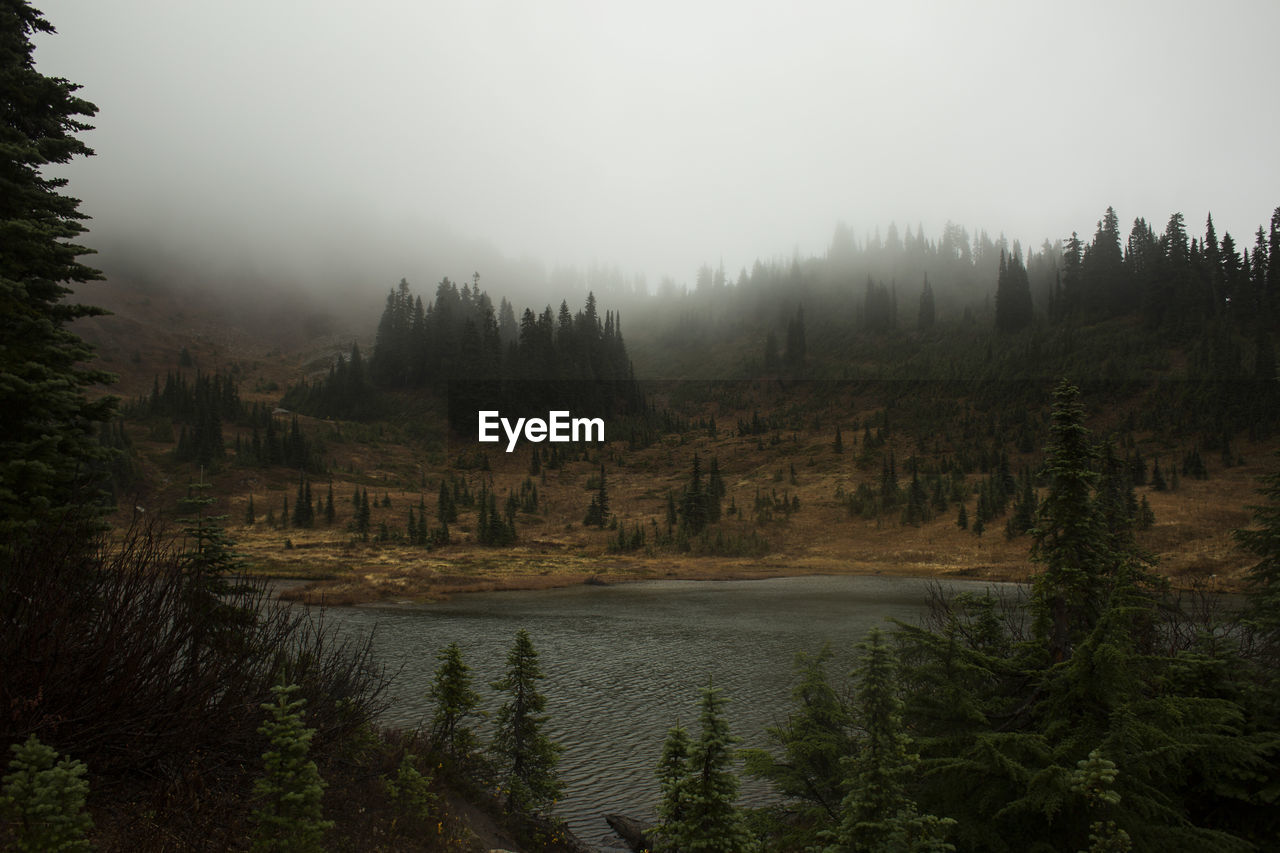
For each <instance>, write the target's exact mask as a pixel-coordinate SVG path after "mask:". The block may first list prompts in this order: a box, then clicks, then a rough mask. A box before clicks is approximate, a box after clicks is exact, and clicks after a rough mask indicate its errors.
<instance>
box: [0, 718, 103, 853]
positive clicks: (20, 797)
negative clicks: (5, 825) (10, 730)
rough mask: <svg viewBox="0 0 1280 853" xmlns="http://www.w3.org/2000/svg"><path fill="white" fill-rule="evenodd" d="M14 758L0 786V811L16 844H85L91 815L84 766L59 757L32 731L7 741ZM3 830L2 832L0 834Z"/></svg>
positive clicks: (61, 847) (34, 849) (41, 847)
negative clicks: (18, 740)
mask: <svg viewBox="0 0 1280 853" xmlns="http://www.w3.org/2000/svg"><path fill="white" fill-rule="evenodd" d="M9 750H10V752H12V753H13V759H12V760H11V761H10V762H9V772H8V773H7V774H6V775H5V777H4V780H3V782H4V787H3V789H0V815H2V816H4V817H5V818H6V819H7V820H9V821H11V822H12V824H13V827H14V831H13V834H12V837H11V840H12V842H13V844H14V849H16V850H22V851H30V853H45V851H73V850H88V849H89V842H88V840H86V839H85V837H84V836H85V833H87V832H88V831H89V830H90V829H92V828H93V819H92V818H90V817H89V815H88V813H87V812H86V811H85V797H86V796H87V795H88V793H89V782H88V780H86V779H85V778H84V777H85V773H86V770H85V766H84V764H83V763H81V762H79V761H73V760H71V759H70V758H67V757H63V758H62V759H61V760H59V759H58V753H57V751H56V750H54V749H53V747H50V746H46V745H45V744H43V743H41V742H40V740H39V739H38V738H37V737H36V736H35V735H31V736H30V737H28V738H27V740H26V743H22V744H17V743H15V744H11V745H10V746H9ZM2 838H3V835H0V839H2Z"/></svg>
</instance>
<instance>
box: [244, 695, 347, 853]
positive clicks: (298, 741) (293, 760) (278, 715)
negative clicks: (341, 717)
mask: <svg viewBox="0 0 1280 853" xmlns="http://www.w3.org/2000/svg"><path fill="white" fill-rule="evenodd" d="M298 689H299V688H298V685H296V684H287V685H286V684H278V685H276V686H275V687H272V688H271V692H272V694H274V696H275V701H274V702H269V703H264V704H263V705H262V709H263V710H264V711H267V712H269V713H270V715H271V716H270V717H269V718H268V719H267V720H266V721H264V722H263V724H262V726H261V727H260V728H259V729H258V732H259V733H260V734H262V735H263V736H264V737H266V738H267V739H268V740H269V741H270V743H271V745H270V747H269V748H268V749H267V751H266V752H264V753H263V754H262V761H263V765H264V771H265V772H264V774H263V776H262V777H260V778H259V779H258V781H257V782H256V783H255V784H254V786H253V793H254V795H255V796H256V797H258V798H259V799H260V800H261V801H262V805H261V806H259V807H258V808H257V809H255V810H254V813H253V819H254V824H255V827H254V833H253V850H254V851H264V853H266V851H270V853H311V851H315V853H321V851H323V850H324V849H325V847H324V843H323V842H324V834H325V832H327V831H328V830H329V829H330V828H331V827H332V826H333V822H332V821H327V820H325V819H324V811H323V806H322V805H321V802H320V798H321V795H322V794H323V793H324V780H322V779H321V778H320V771H319V770H317V769H316V763H315V762H314V761H312V760H311V759H309V758H308V757H307V753H308V752H309V751H310V749H311V738H312V737H313V736H314V735H315V732H314V731H313V730H312V729H310V728H308V727H307V726H306V724H305V723H303V719H302V717H303V708H304V706H305V705H306V700H304V699H294V698H293V694H294V693H296V692H297V691H298Z"/></svg>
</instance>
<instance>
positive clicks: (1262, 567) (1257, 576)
mask: <svg viewBox="0 0 1280 853" xmlns="http://www.w3.org/2000/svg"><path fill="white" fill-rule="evenodd" d="M1258 493H1259V494H1261V495H1262V496H1263V497H1264V498H1265V499H1266V502H1265V503H1261V504H1255V505H1252V506H1250V507H1249V509H1251V510H1253V522H1254V526H1253V527H1252V528H1249V529H1246V530H1237V531H1236V534H1235V536H1236V541H1237V542H1239V543H1240V544H1241V545H1242V546H1243V547H1244V548H1245V549H1246V550H1247V551H1249V552H1250V553H1251V554H1253V555H1254V556H1256V557H1258V558H1259V559H1258V562H1257V563H1255V564H1254V565H1253V567H1252V568H1250V569H1249V578H1248V579H1249V584H1250V587H1251V592H1252V595H1251V596H1250V600H1251V603H1252V611H1253V617H1254V620H1255V621H1256V622H1257V624H1258V625H1259V626H1260V627H1261V628H1262V629H1263V630H1264V631H1265V632H1266V634H1267V635H1268V636H1269V637H1271V638H1272V639H1274V638H1275V637H1276V636H1277V635H1280V472H1273V473H1271V474H1268V475H1266V476H1265V477H1263V478H1262V487H1261V488H1260V489H1258Z"/></svg>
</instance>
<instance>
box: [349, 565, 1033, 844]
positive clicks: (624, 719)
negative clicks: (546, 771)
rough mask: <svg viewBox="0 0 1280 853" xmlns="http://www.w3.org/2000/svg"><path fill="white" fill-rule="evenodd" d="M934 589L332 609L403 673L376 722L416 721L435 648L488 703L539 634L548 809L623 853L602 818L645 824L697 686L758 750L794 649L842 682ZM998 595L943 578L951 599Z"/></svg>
mask: <svg viewBox="0 0 1280 853" xmlns="http://www.w3.org/2000/svg"><path fill="white" fill-rule="evenodd" d="M929 583H930V581H928V580H926V579H921V578H894V577H884V576H878V575H877V576H856V577H801V578H775V579H770V580H752V581H651V582H642V583H634V584H621V585H615V586H591V585H582V586H574V587H567V588H564V589H553V590H543V591H537V592H494V593H477V594H470V595H462V596H458V597H456V598H454V599H453V600H451V601H446V602H441V603H438V604H429V605H411V606H410V605H379V606H362V607H348V608H331V609H330V610H329V611H328V618H329V619H336V621H338V622H340V623H341V624H342V625H343V626H344V627H347V628H352V629H357V630H363V629H371V630H373V631H374V632H375V634H374V636H375V642H374V645H375V648H376V649H377V653H378V656H379V659H380V660H381V661H382V662H384V663H385V664H387V666H388V667H389V668H390V669H391V671H393V672H394V671H396V670H400V675H399V678H398V679H397V680H396V683H395V685H394V687H393V689H392V706H391V709H390V710H389V711H388V713H387V715H386V718H385V722H387V723H389V724H393V725H399V726H403V727H414V726H418V725H425V724H426V723H427V722H428V721H429V720H430V717H431V714H432V711H433V708H432V707H431V703H430V702H429V700H428V699H427V698H426V692H427V690H428V688H429V686H430V683H431V680H432V677H433V675H434V672H435V668H436V665H437V661H436V657H435V656H436V653H437V652H438V651H439V650H440V649H442V648H443V647H444V646H446V645H448V644H449V643H450V642H457V643H458V645H459V647H460V648H461V649H462V653H463V658H464V660H465V661H466V663H467V664H468V665H469V666H470V667H471V668H472V674H473V676H474V683H475V687H476V689H477V690H478V692H480V694H481V695H482V696H483V697H484V700H485V704H484V707H485V709H486V710H487V711H489V712H490V713H493V712H496V711H497V709H498V706H499V705H500V704H501V702H502V698H501V697H499V696H498V694H497V693H496V692H495V691H493V690H491V689H489V687H488V684H489V682H491V681H494V680H496V679H497V678H499V677H501V674H502V670H503V668H504V666H505V662H506V654H507V650H508V649H509V648H510V646H511V643H512V640H513V639H514V636H515V633H516V631H518V630H519V629H521V628H524V629H525V630H527V631H528V632H529V635H530V636H531V637H532V639H533V643H534V646H535V647H536V648H537V650H538V654H539V660H540V663H541V665H542V668H543V671H544V673H545V674H546V678H545V680H544V681H543V682H542V687H543V693H544V694H545V695H546V697H547V714H548V716H549V721H550V725H549V729H550V734H551V736H552V737H553V738H554V739H555V740H557V741H558V742H559V743H561V744H562V745H563V746H564V747H565V751H564V754H563V756H562V758H561V762H560V765H559V772H560V777H561V779H562V780H563V781H564V782H565V795H564V797H563V799H562V800H561V801H560V803H559V804H558V806H557V808H556V812H557V813H558V814H559V815H561V816H562V817H564V818H565V819H566V820H567V821H568V822H569V825H570V827H571V829H572V830H573V831H574V833H575V834H577V835H578V836H579V837H580V838H581V839H582V840H583V841H585V842H587V843H588V844H591V845H594V846H596V847H597V848H598V849H600V850H615V849H617V850H621V849H625V848H623V847H622V845H621V843H620V842H619V841H618V840H617V838H616V836H614V835H613V833H612V831H611V830H610V829H609V827H608V825H607V824H605V822H604V817H603V816H604V815H605V814H607V813H615V812H617V813H622V814H627V815H631V816H633V817H638V818H642V819H651V818H652V817H653V814H654V807H655V804H656V801H657V796H658V789H657V783H656V779H655V777H654V775H653V769H654V766H655V765H656V764H657V761H658V756H659V754H660V752H661V750H662V743H663V740H664V738H665V737H666V732H667V730H668V729H669V728H670V727H671V726H672V724H673V723H675V722H676V721H677V720H679V721H680V722H681V723H682V724H684V725H685V726H686V727H688V728H689V730H690V736H691V737H693V738H695V739H696V738H697V721H698V691H699V690H700V689H701V688H702V687H705V686H706V685H707V683H708V682H709V681H710V682H712V683H714V684H715V686H717V687H719V688H722V689H723V693H724V695H725V696H727V697H728V698H729V700H730V703H729V705H728V711H727V713H728V718H729V722H730V726H731V728H732V730H733V732H734V734H736V735H737V736H739V737H740V738H741V739H742V743H741V744H739V746H742V747H747V746H767V745H768V742H767V739H766V736H765V734H764V730H765V727H766V726H769V725H772V724H774V723H775V722H778V721H779V720H780V719H781V718H783V717H785V715H786V712H787V707H788V700H789V697H790V691H791V688H792V684H793V680H794V661H795V656H796V653H797V652H809V653H812V652H815V651H817V650H818V649H819V648H820V647H821V646H822V644H823V643H830V644H831V647H832V650H833V651H834V652H835V658H834V660H833V661H832V664H831V666H830V668H829V670H828V672H829V674H830V675H831V676H832V681H833V682H834V683H836V684H841V683H843V682H844V681H845V680H846V678H847V675H848V671H849V669H850V667H851V665H852V661H853V646H854V644H856V643H857V642H858V641H859V640H861V639H862V638H863V636H864V635H865V634H866V632H867V631H868V630H870V629H871V628H872V627H873V626H875V625H884V626H886V627H891V626H890V625H889V624H888V623H887V621H886V620H892V619H898V620H902V621H905V622H910V623H916V622H918V621H919V620H920V619H921V617H922V616H923V615H924V613H925V602H926V597H927V590H928V585H929ZM1009 586H1010V585H1008V584H989V583H985V582H964V581H961V582H954V581H948V582H946V583H945V584H944V588H946V589H948V590H954V591H959V590H973V591H982V590H984V589H987V588H993V587H994V588H1008V587H1009ZM743 782H744V784H743V800H744V801H746V802H751V803H761V802H767V801H768V799H769V796H770V793H769V789H768V787H767V786H766V785H763V784H761V783H759V782H755V781H753V780H747V779H744V780H743Z"/></svg>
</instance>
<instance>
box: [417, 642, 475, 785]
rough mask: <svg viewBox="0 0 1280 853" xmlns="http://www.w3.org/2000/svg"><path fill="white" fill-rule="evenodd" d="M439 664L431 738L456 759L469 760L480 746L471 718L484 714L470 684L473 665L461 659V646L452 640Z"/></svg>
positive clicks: (432, 692) (431, 693)
mask: <svg viewBox="0 0 1280 853" xmlns="http://www.w3.org/2000/svg"><path fill="white" fill-rule="evenodd" d="M436 660H438V661H440V666H439V667H437V669H436V675H435V680H434V681H433V682H432V683H431V690H430V691H429V693H428V695H429V696H430V698H431V700H432V702H434V703H435V706H436V712H435V716H433V717H432V719H431V739H432V742H433V743H435V744H436V745H437V746H438V747H439V748H440V749H442V750H444V751H445V752H446V753H448V754H449V755H450V756H452V757H453V758H454V759H456V760H459V761H463V762H465V761H467V760H468V759H469V758H470V757H471V756H472V754H473V753H474V752H475V750H476V747H477V746H478V740H477V739H476V734H475V732H474V731H473V730H472V729H471V727H470V726H468V725H467V722H468V720H471V719H476V718H479V717H481V716H482V715H483V714H482V712H481V711H480V710H479V706H480V694H478V693H476V691H475V690H474V689H472V687H471V668H470V667H468V666H467V665H466V664H465V663H463V660H462V650H461V649H459V648H458V644H457V643H450V644H449V645H448V646H446V647H445V648H444V649H442V650H441V651H440V652H439V653H438V654H437V655H436Z"/></svg>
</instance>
